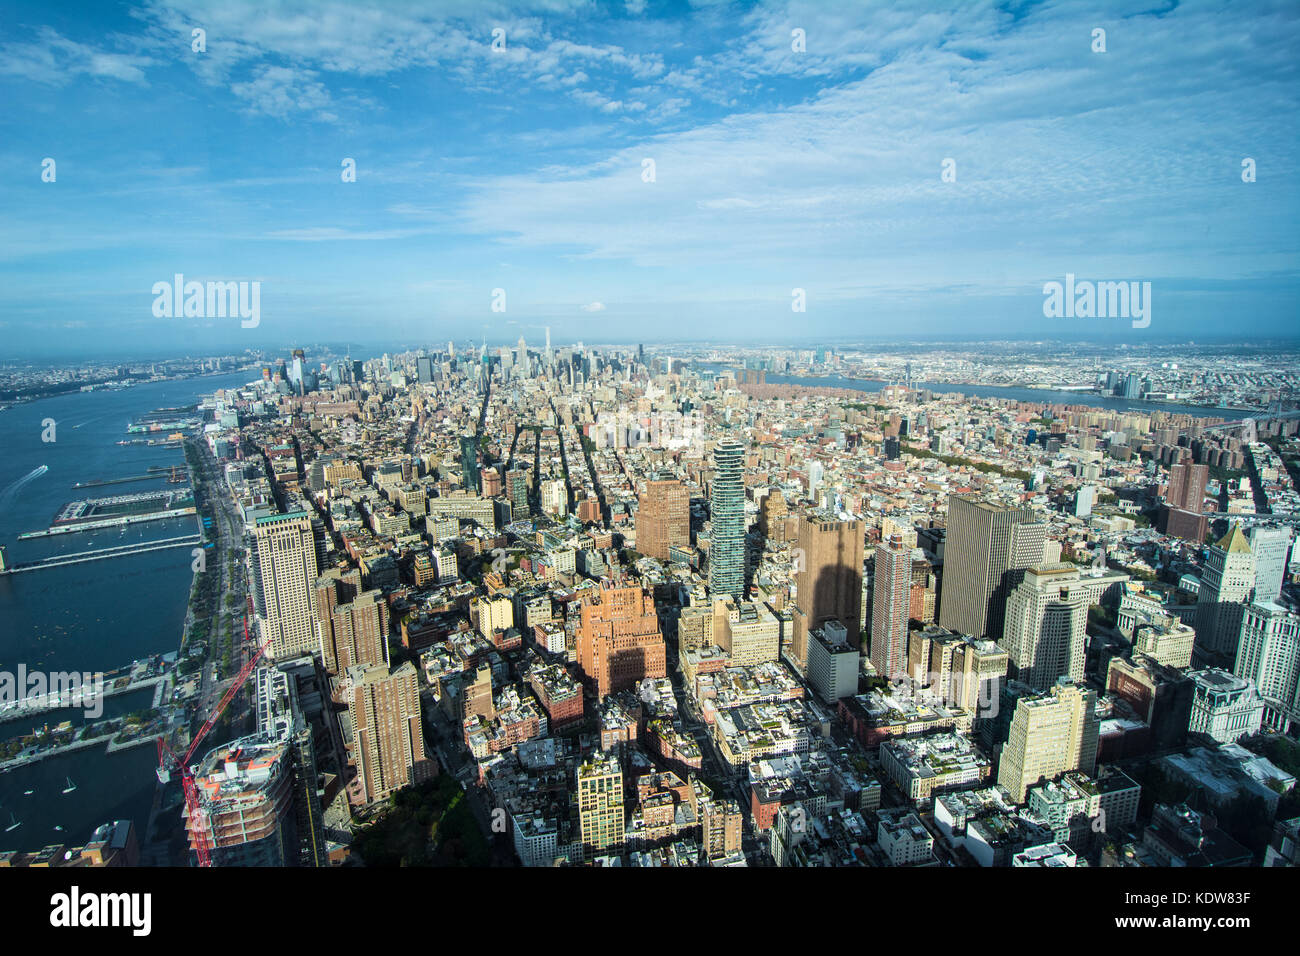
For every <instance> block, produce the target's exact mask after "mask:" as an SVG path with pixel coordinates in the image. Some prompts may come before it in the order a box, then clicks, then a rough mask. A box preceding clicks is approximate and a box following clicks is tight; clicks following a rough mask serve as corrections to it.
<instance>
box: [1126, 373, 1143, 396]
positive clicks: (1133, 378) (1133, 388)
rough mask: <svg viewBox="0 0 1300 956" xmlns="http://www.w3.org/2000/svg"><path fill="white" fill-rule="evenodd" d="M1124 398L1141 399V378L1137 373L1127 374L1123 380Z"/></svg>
mask: <svg viewBox="0 0 1300 956" xmlns="http://www.w3.org/2000/svg"><path fill="white" fill-rule="evenodd" d="M1124 397H1125V398H1141V397H1142V378H1141V377H1140V376H1139V375H1138V373H1137V372H1129V373H1128V375H1127V377H1125V379H1124Z"/></svg>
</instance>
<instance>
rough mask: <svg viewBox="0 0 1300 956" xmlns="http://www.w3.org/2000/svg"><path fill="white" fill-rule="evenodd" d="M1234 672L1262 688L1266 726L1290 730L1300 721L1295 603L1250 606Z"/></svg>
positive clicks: (1299, 629) (1299, 620) (1299, 624)
mask: <svg viewBox="0 0 1300 956" xmlns="http://www.w3.org/2000/svg"><path fill="white" fill-rule="evenodd" d="M1233 673H1234V674H1236V675H1237V676H1238V677H1241V678H1245V679H1246V680H1250V681H1254V683H1255V686H1256V687H1257V688H1259V694H1260V696H1261V697H1263V698H1264V703H1265V714H1264V723H1265V725H1266V726H1268V727H1269V728H1270V729H1272V730H1275V731H1277V732H1278V733H1281V734H1286V733H1290V732H1291V727H1292V725H1293V724H1295V723H1296V722H1297V721H1300V614H1298V613H1297V611H1296V608H1295V606H1294V605H1292V604H1290V603H1289V602H1288V603H1287V604H1285V605H1284V604H1282V603H1279V602H1278V601H1274V600H1266V601H1260V600H1256V601H1255V602H1254V603H1253V604H1250V605H1249V606H1248V607H1247V608H1246V610H1245V613H1244V614H1243V616H1242V622H1241V641H1240V643H1239V644H1238V646H1237V662H1236V665H1235V666H1234V668H1233Z"/></svg>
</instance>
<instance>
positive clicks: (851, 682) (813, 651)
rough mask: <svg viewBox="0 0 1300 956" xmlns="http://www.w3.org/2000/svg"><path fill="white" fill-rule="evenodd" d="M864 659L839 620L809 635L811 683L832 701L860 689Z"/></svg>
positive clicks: (848, 695) (832, 702) (809, 677)
mask: <svg viewBox="0 0 1300 956" xmlns="http://www.w3.org/2000/svg"><path fill="white" fill-rule="evenodd" d="M861 660H862V652H861V651H860V650H859V649H858V648H857V647H855V646H854V645H852V644H850V643H849V632H848V631H847V630H846V629H845V627H844V625H843V624H841V623H840V622H839V621H835V620H830V621H827V622H826V623H825V624H823V625H822V626H821V627H819V628H815V629H813V631H812V632H811V633H810V634H809V635H808V683H809V684H811V685H812V688H813V690H815V691H816V692H817V696H819V697H820V698H821V699H822V700H824V701H825V702H826V703H828V704H834V703H835V702H836V701H837V700H840V699H841V698H843V697H852V696H853V695H854V694H856V693H857V692H858V672H859V670H860V669H861V664H860V662H861Z"/></svg>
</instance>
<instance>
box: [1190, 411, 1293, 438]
mask: <svg viewBox="0 0 1300 956" xmlns="http://www.w3.org/2000/svg"><path fill="white" fill-rule="evenodd" d="M1296 418H1300V409H1292V410H1291V411H1288V412H1284V411H1281V410H1272V411H1267V412H1259V413H1258V414H1255V415H1250V416H1247V417H1246V418H1242V419H1238V420H1237V421H1231V422H1221V423H1219V424H1218V425H1210V426H1208V427H1206V429H1205V430H1206V431H1207V432H1234V431H1240V432H1241V433H1242V434H1241V437H1242V440H1243V441H1246V442H1253V441H1257V440H1258V434H1257V428H1258V426H1259V425H1260V424H1261V423H1262V422H1285V421H1291V420H1293V419H1296Z"/></svg>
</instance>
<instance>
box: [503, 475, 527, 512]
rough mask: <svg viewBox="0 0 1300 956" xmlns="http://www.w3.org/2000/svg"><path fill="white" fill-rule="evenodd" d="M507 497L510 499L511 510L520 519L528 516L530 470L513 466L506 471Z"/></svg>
mask: <svg viewBox="0 0 1300 956" xmlns="http://www.w3.org/2000/svg"><path fill="white" fill-rule="evenodd" d="M506 497H507V498H509V499H510V510H511V511H513V512H514V514H515V517H516V518H518V519H522V518H526V517H528V472H527V471H526V470H525V469H523V468H511V469H510V470H509V471H507V472H506Z"/></svg>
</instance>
